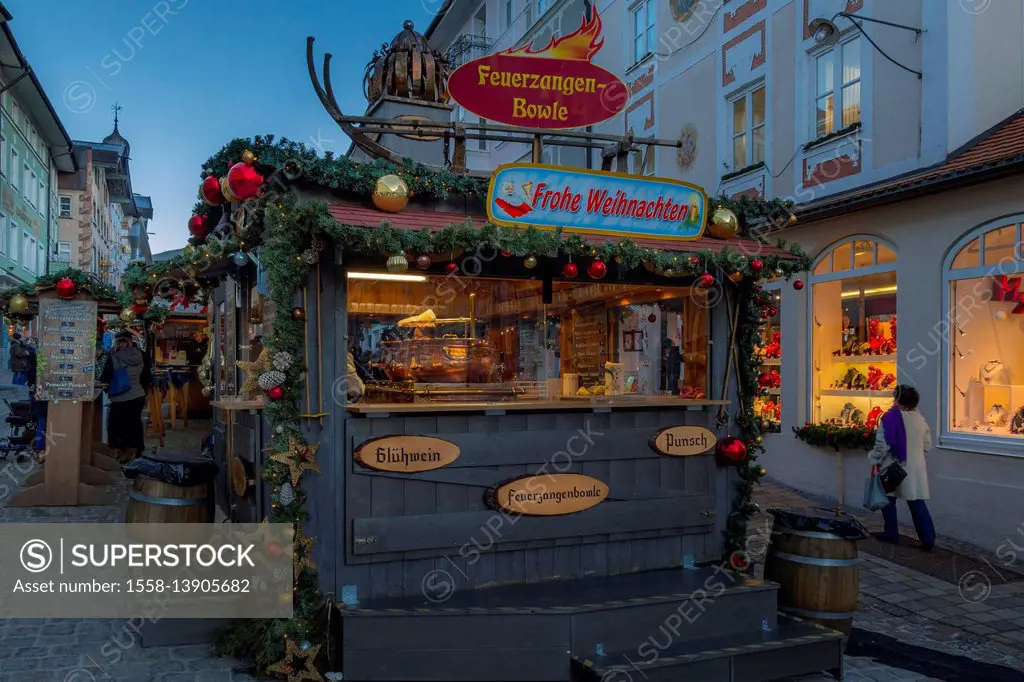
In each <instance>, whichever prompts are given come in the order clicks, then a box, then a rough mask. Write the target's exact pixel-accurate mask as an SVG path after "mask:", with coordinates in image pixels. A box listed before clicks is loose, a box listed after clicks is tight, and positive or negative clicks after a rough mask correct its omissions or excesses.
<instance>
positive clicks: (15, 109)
mask: <svg viewBox="0 0 1024 682" xmlns="http://www.w3.org/2000/svg"><path fill="white" fill-rule="evenodd" d="M11 120H12V121H14V125H15V127H17V128H21V126H22V125H23V124H24V122H25V119H24V117H23V116H22V115H21V105H20V104H18V100H14V103H13V104H12V105H11Z"/></svg>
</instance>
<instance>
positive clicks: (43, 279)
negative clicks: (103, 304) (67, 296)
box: [0, 268, 131, 305]
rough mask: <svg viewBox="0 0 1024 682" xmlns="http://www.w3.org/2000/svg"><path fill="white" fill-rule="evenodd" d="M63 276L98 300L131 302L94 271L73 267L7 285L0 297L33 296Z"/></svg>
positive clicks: (1, 291)
mask: <svg viewBox="0 0 1024 682" xmlns="http://www.w3.org/2000/svg"><path fill="white" fill-rule="evenodd" d="M65 277H67V278H68V279H70V280H71V281H72V282H74V283H75V286H76V287H78V291H80V292H83V293H86V294H89V295H90V296H92V297H93V298H95V299H97V300H99V301H116V302H117V303H120V304H122V305H128V304H129V303H130V302H131V298H130V296H129V295H128V294H127V293H126V292H123V291H118V290H117V288H115V287H114V286H113V285H112V284H110V283H108V282H104V281H103V280H101V279H100V278H99V277H97V276H96V275H95V274H94V273H91V272H85V271H84V270H78V269H75V268H68V269H66V270H61V271H60V272H51V273H49V274H46V275H41V276H40V277H38V278H36V281H35V282H33V283H31V284H18V285H16V286H13V287H7V288H6V289H3V290H0V299H2V300H5V301H7V300H10V298H11V296H14V295H15V294H23V295H25V296H35V295H37V294H38V293H39V291H40V290H42V289H52V288H53V287H55V286H56V285H57V282H58V281H60V280H61V279H63V278H65Z"/></svg>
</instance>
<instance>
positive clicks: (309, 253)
mask: <svg viewBox="0 0 1024 682" xmlns="http://www.w3.org/2000/svg"><path fill="white" fill-rule="evenodd" d="M302 260H303V262H305V263H306V265H316V264H317V261H319V260H320V252H319V251H317V250H316V249H306V250H305V251H303V252H302Z"/></svg>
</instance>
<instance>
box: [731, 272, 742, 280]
mask: <svg viewBox="0 0 1024 682" xmlns="http://www.w3.org/2000/svg"><path fill="white" fill-rule="evenodd" d="M729 279H731V280H732V281H734V282H741V281H743V273H742V272H734V273H732V274H731V275H729Z"/></svg>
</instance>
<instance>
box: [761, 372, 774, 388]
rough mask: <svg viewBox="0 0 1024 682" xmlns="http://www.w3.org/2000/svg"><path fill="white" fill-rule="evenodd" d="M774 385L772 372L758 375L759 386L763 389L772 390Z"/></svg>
mask: <svg viewBox="0 0 1024 682" xmlns="http://www.w3.org/2000/svg"><path fill="white" fill-rule="evenodd" d="M772 383H773V379H772V375H771V372H761V373H760V374H758V375H757V385H758V386H760V387H761V388H771V386H772Z"/></svg>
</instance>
